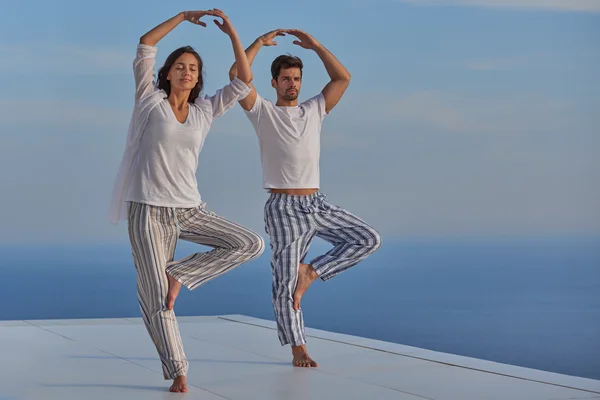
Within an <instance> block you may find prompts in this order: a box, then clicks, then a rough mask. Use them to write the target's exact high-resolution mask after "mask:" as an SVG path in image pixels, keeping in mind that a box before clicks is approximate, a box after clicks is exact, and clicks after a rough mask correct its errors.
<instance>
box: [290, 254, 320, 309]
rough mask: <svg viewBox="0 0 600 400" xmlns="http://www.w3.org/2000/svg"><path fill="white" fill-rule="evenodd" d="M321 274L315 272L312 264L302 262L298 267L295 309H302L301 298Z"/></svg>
mask: <svg viewBox="0 0 600 400" xmlns="http://www.w3.org/2000/svg"><path fill="white" fill-rule="evenodd" d="M318 277H319V275H317V273H316V272H315V270H314V269H313V267H312V265H310V264H300V267H299V268H298V283H297V284H296V291H295V292H294V310H296V311H298V310H299V309H300V299H302V295H304V292H306V289H308V287H309V286H310V285H311V283H313V282H314V281H315V279H317V278H318Z"/></svg>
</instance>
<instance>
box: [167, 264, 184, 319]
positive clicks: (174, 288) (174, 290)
mask: <svg viewBox="0 0 600 400" xmlns="http://www.w3.org/2000/svg"><path fill="white" fill-rule="evenodd" d="M167 278H168V279H169V293H167V310H172V309H173V307H175V299H176V298H177V296H178V295H179V289H181V282H179V281H178V280H177V279H175V278H173V277H172V276H171V275H169V274H168V273H167Z"/></svg>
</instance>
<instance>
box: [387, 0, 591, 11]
mask: <svg viewBox="0 0 600 400" xmlns="http://www.w3.org/2000/svg"><path fill="white" fill-rule="evenodd" d="M397 1H401V2H405V3H412V4H418V5H451V6H473V7H486V8H505V9H513V10H550V11H578V12H592V13H598V12H600V1H598V0H397Z"/></svg>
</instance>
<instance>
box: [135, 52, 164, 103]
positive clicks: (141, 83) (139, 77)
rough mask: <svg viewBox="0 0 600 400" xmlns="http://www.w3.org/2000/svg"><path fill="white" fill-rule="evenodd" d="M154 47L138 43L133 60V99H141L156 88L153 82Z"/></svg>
mask: <svg viewBox="0 0 600 400" xmlns="http://www.w3.org/2000/svg"><path fill="white" fill-rule="evenodd" d="M157 52H158V49H157V48H156V47H152V46H148V45H145V44H141V43H140V44H138V46H137V51H136V54H135V60H133V76H134V78H135V100H136V101H138V100H141V99H142V98H144V97H146V96H148V95H149V94H151V93H153V92H154V91H155V90H156V85H155V82H154V64H155V62H156V53H157Z"/></svg>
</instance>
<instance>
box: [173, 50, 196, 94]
mask: <svg viewBox="0 0 600 400" xmlns="http://www.w3.org/2000/svg"><path fill="white" fill-rule="evenodd" d="M199 70H200V68H199V66H198V60H197V59H196V57H195V56H194V55H193V54H190V53H183V54H182V55H181V56H179V57H178V58H177V60H175V62H174V63H173V65H172V66H171V69H170V70H169V74H168V75H167V79H168V80H169V82H170V83H171V90H173V89H175V90H177V91H184V90H192V89H193V88H194V87H195V86H196V84H197V83H198V76H199V73H200V72H199Z"/></svg>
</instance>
